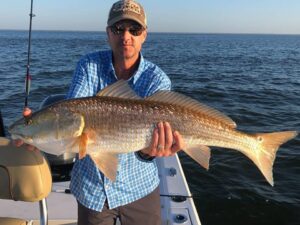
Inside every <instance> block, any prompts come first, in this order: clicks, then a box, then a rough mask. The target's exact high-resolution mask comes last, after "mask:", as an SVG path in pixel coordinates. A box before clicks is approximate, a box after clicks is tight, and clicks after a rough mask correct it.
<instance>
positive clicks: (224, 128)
mask: <svg viewBox="0 0 300 225" xmlns="http://www.w3.org/2000/svg"><path fill="white" fill-rule="evenodd" d="M160 121H168V122H169V123H170V124H171V126H172V128H173V130H177V131H179V132H180V133H181V135H182V137H183V139H184V141H185V144H186V148H185V149H183V150H184V151H185V152H186V153H187V154H188V155H189V156H190V157H192V158H193V159H194V160H196V161H197V162H198V163H199V164H201V165H202V166H204V167H205V168H207V169H208V167H209V159H210V148H209V147H208V146H216V147H223V148H230V149H235V150H238V151H240V152H242V153H243V154H245V155H246V156H247V157H248V158H250V159H251V160H252V161H253V162H254V163H255V164H256V165H257V166H258V168H259V169H260V171H261V172H262V174H263V175H264V176H265V178H266V179H267V181H268V182H269V183H270V184H271V185H273V175H272V167H273V163H274V160H275V156H276V151H277V150H278V148H279V146H280V145H281V144H283V143H285V142H286V141H288V140H290V139H292V138H294V137H295V136H296V135H297V132H295V131H284V132H276V133H267V134H246V133H243V132H240V131H238V130H236V124H235V123H234V122H233V121H232V120H231V119H230V118H229V117H227V116H225V115H224V114H222V113H220V112H218V111H217V110H215V109H212V108H210V107H207V106H205V105H203V104H201V103H199V102H197V101H196V100H193V99H191V98H189V97H186V96H184V95H181V94H178V93H174V92H169V91H160V92H158V93H156V94H154V95H153V96H150V97H148V98H146V99H141V98H139V97H138V96H136V94H135V93H134V92H133V91H132V90H131V89H130V87H129V86H128V85H127V83H126V82H125V81H118V82H116V83H115V84H113V85H111V86H108V87H107V88H105V89H103V90H102V91H101V92H100V93H99V94H98V95H97V96H94V97H85V98H79V99H70V100H64V101H61V102H58V103H55V104H53V105H51V106H49V107H47V108H44V109H42V110H40V111H38V112H36V113H34V114H32V117H31V119H30V123H29V124H28V125H25V124H24V122H23V121H22V120H19V121H17V122H15V123H14V124H13V125H12V126H11V127H10V129H9V131H10V133H11V134H12V136H13V137H15V138H21V139H22V140H24V141H25V142H26V143H28V144H31V145H34V146H36V147H38V148H40V149H41V150H43V151H45V152H47V153H50V154H56V155H59V154H63V153H64V152H66V151H72V152H78V153H79V157H80V158H82V157H84V156H85V155H86V154H89V155H90V156H91V158H92V159H93V160H94V162H95V163H96V165H97V166H98V167H99V169H100V170H101V171H102V172H103V173H104V174H105V175H106V176H107V177H108V178H110V179H111V180H114V179H115V176H116V171H117V165H118V157H117V155H118V154H120V153H128V152H133V151H138V150H140V149H143V148H146V147H148V146H149V145H150V142H151V138H152V133H153V129H154V128H155V126H156V124H157V123H158V122H160Z"/></svg>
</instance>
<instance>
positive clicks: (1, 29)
mask: <svg viewBox="0 0 300 225" xmlns="http://www.w3.org/2000/svg"><path fill="white" fill-rule="evenodd" d="M0 31H28V30H26V29H6V28H0ZM34 31H42V32H83V33H84V32H86V33H88V32H99V33H106V31H101V30H61V29H57V30H54V29H53V30H52V29H32V32H34ZM148 33H159V34H210V35H217V34H227V35H230V34H238V35H290V36H297V35H300V33H255V32H187V31H185V32H181V31H148Z"/></svg>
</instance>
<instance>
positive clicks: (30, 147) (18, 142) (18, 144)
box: [12, 139, 39, 151]
mask: <svg viewBox="0 0 300 225" xmlns="http://www.w3.org/2000/svg"><path fill="white" fill-rule="evenodd" d="M12 143H13V145H15V146H16V147H21V146H24V147H25V148H26V149H27V150H28V151H39V149H38V148H36V147H34V146H33V145H29V144H26V143H24V141H22V140H21V139H16V140H13V141H12Z"/></svg>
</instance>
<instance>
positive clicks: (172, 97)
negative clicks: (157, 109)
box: [145, 91, 236, 128]
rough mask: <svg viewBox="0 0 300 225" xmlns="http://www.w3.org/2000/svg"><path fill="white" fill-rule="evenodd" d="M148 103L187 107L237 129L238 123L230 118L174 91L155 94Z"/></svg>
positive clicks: (149, 98)
mask: <svg viewBox="0 0 300 225" xmlns="http://www.w3.org/2000/svg"><path fill="white" fill-rule="evenodd" d="M145 100H146V101H156V102H163V103H169V104H170V103H171V104H174V105H178V106H181V107H186V108H188V109H191V110H195V111H197V112H200V113H202V114H205V115H207V116H209V117H211V118H214V119H216V120H218V121H221V122H223V123H225V124H227V125H228V126H230V127H232V128H235V127H236V123H235V122H234V121H233V120H232V119H231V118H229V117H228V116H226V115H224V114H223V113H221V112H219V111H218V110H216V109H213V108H211V107H209V106H206V105H204V104H202V103H200V102H198V101H196V100H195V99H192V98H190V97H188V96H185V95H183V94H180V93H177V92H172V91H158V92H156V93H155V94H153V95H151V96H149V97H147V98H146V99H145Z"/></svg>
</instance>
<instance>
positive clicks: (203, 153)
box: [183, 145, 211, 170]
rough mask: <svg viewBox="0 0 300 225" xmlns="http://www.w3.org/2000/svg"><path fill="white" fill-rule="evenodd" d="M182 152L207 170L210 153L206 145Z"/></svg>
mask: <svg viewBox="0 0 300 225" xmlns="http://www.w3.org/2000/svg"><path fill="white" fill-rule="evenodd" d="M183 151H184V152H185V153H186V154H188V155H189V156H190V157H191V158H192V159H194V160H195V161H196V162H197V163H199V164H200V165H201V166H203V167H204V168H205V169H207V170H208V168H209V159H210V151H211V150H210V148H209V147H207V146H206V145H195V146H192V147H189V148H187V149H184V150H183Z"/></svg>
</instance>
